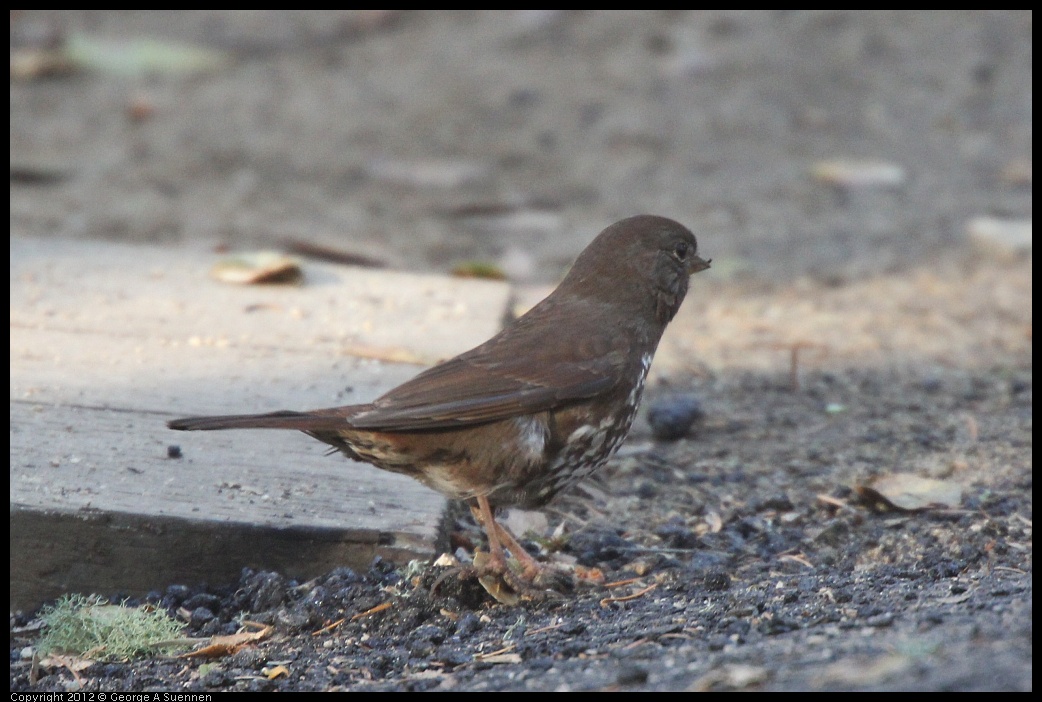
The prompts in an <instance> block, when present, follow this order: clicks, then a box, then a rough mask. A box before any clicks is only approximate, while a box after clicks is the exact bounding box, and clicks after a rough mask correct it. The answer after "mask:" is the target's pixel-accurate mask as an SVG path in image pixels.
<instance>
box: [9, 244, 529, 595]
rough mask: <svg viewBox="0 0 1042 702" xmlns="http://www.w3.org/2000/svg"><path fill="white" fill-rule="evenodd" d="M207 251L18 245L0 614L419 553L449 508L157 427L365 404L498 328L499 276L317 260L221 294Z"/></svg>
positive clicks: (352, 467) (280, 439)
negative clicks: (193, 417)
mask: <svg viewBox="0 0 1042 702" xmlns="http://www.w3.org/2000/svg"><path fill="white" fill-rule="evenodd" d="M216 258H217V257H216V256H215V255H214V254H212V253H208V252H204V251H188V250H184V249H173V248H160V247H144V246H127V245H118V244H109V243H104V242H74V241H64V240H32V239H23V238H18V237H14V238H12V242H11V607H12V608H27V607H32V606H35V605H36V604H38V603H40V602H41V601H44V600H46V599H48V598H51V597H54V596H56V595H58V594H61V593H63V592H70V591H78V592H99V593H100V594H113V593H116V592H125V593H128V594H131V593H143V592H146V591H148V590H149V589H152V588H157V587H162V586H164V585H166V584H169V583H172V582H188V583H198V582H201V581H206V582H211V583H220V582H234V580H235V579H236V578H237V577H238V573H239V571H240V570H241V569H242V568H243V567H246V566H249V567H254V568H276V569H279V570H280V571H282V572H284V573H286V574H288V575H290V576H293V577H298V578H305V577H309V576H312V575H317V574H320V573H322V572H324V571H326V570H328V569H329V568H331V567H334V566H336V565H349V566H353V567H365V566H366V565H367V564H368V563H369V562H370V561H371V559H372V558H373V557H374V556H375V555H383V556H385V557H391V558H394V559H396V560H399V561H402V560H403V559H406V558H410V557H417V556H424V555H429V554H431V553H432V552H433V550H434V545H435V540H436V536H437V530H438V526H439V521H440V519H441V515H442V512H443V509H444V499H443V498H442V497H441V496H440V495H438V494H436V493H434V492H432V491H430V490H428V489H426V488H424V487H423V486H422V485H419V484H418V483H416V482H415V481H412V480H410V479H407V478H403V477H401V476H396V475H392V474H388V473H385V472H383V471H379V470H377V469H375V468H372V467H371V466H366V465H364V464H359V463H354V462H352V461H348V460H347V459H345V458H343V457H342V456H327V455H325V447H324V445H322V444H320V443H318V442H316V441H314V440H312V439H310V438H308V437H306V436H304V435H303V434H299V433H296V432H277V431H237V432H236V431H231V432H213V433H210V432H199V433H180V432H172V431H169V430H168V429H166V426H165V423H166V421H167V420H168V419H171V418H174V417H177V416H183V415H188V414H213V413H239V412H263V411H272V410H278V409H309V408H316V407H327V406H334V405H341V404H351V403H355V402H364V401H367V400H370V399H373V398H374V397H376V396H378V395H379V394H381V393H383V392H384V391H386V390H388V389H390V388H391V387H393V386H394V385H396V384H398V383H400V382H402V381H403V380H406V379H407V378H409V377H411V376H412V375H414V374H415V373H417V372H418V371H419V370H421V369H422V368H423V367H424V365H426V364H429V363H433V362H435V361H437V360H439V359H443V358H447V357H450V356H452V355H454V354H456V353H458V352H460V351H463V350H466V349H468V348H470V347H472V346H474V345H476V344H478V343H480V342H482V341H484V340H485V339H487V338H488V337H489V336H491V335H492V334H493V333H495V331H496V330H497V329H498V328H499V325H500V323H501V320H502V318H503V315H504V313H505V310H506V309H507V305H508V298H509V290H508V288H507V286H506V285H504V284H502V283H495V282H488V281H474V280H459V279H453V278H445V277H439V276H425V275H416V274H407V273H400V272H388V271H374V270H366V269H358V268H350V267H342V266H335V265H327V264H319V263H310V262H309V263H306V264H305V266H304V268H305V274H306V281H305V284H304V285H302V286H299V287H293V286H288V287H287V286H234V285H227V284H222V283H218V282H216V281H213V280H211V279H210V278H209V277H208V271H209V269H210V267H211V266H212V265H213V263H214V262H215V260H216ZM389 358H393V359H406V360H409V361H412V362H410V363H403V362H391V361H388V360H379V359H389ZM171 445H177V446H179V447H180V449H181V451H182V454H183V456H182V457H181V458H179V459H175V458H169V457H168V455H167V452H168V447H169V446H171Z"/></svg>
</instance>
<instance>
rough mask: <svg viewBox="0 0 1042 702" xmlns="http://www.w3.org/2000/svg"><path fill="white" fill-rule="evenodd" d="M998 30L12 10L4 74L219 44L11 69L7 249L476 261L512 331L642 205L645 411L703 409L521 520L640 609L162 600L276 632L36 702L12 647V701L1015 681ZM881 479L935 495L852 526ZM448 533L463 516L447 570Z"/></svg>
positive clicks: (1026, 456)
mask: <svg viewBox="0 0 1042 702" xmlns="http://www.w3.org/2000/svg"><path fill="white" fill-rule="evenodd" d="M1031 29H1032V16H1031V14H1030V13H1017V12H997V11H996V12H973V13H971V12H958V13H886V12H879V13H866V14H861V13H850V12H822V13H802V12H771V13H742V12H739V13H715V12H706V13H691V12H648V13H637V14H633V15H630V14H626V15H620V14H614V13H594V12H590V13H563V12H555V11H530V12H502V13H476V14H475V13H462V14H459V13H398V12H355V13H349V12H328V13H314V14H311V13H309V14H296V13H281V12H251V13H241V14H238V13H232V14H226V13H217V12H191V13H176V12H85V13H75V12H69V13H66V12H61V13H36V12H23V13H20V14H17V15H15V16H14V17H13V22H12V46H13V47H14V49H17V50H18V51H19V52H20V51H23V50H26V49H30V48H33V47H36V48H38V47H40V46H41V45H49V44H55V43H60V42H61V41H68V40H70V38H78V37H87V38H89V39H90V40H91V41H93V42H95V48H94V51H95V53H97V52H98V50H97V43H98V41H99V40H102V39H107V40H126V39H140V38H144V37H148V38H160V39H164V40H171V41H178V42H186V43H190V44H193V45H195V46H198V47H205V48H207V49H211V50H217V51H219V52H221V55H220V61H219V62H218V63H217V64H216V65H215V67H213V68H211V69H209V70H202V71H196V72H191V73H176V72H172V71H171V70H170V68H169V66H164V67H163V68H162V69H161V70H159V71H153V72H150V73H145V74H126V73H116V72H113V71H112V70H110V69H104V68H97V67H95V69H94V70H76V71H72V72H68V73H63V72H59V75H57V76H40V75H34V76H33V77H31V78H19V79H12V82H11V142H12V144H11V163H12V184H11V227H12V231H16V232H18V233H19V234H29V235H34V236H39V237H83V238H92V239H98V238H107V239H113V238H115V239H120V240H128V241H150V242H169V243H170V244H171V245H176V244H178V243H180V242H183V241H186V240H203V241H207V242H212V243H213V244H215V245H216V244H226V245H229V246H232V247H236V248H249V247H257V246H262V245H263V246H270V245H277V244H279V243H280V242H283V241H284V240H286V239H300V240H306V241H309V242H312V243H317V244H322V245H326V246H335V247H337V248H338V249H343V250H349V251H353V252H357V253H360V254H364V255H368V256H374V257H377V258H380V259H382V260H384V261H386V262H388V263H389V264H391V265H394V266H397V267H403V268H409V269H415V270H425V271H426V270H440V271H448V270H450V269H451V268H452V267H453V266H456V265H458V264H460V263H462V262H466V261H481V262H491V263H494V264H496V265H497V266H498V267H499V268H500V269H501V270H502V271H504V272H505V273H506V274H507V275H508V276H509V277H510V278H511V279H512V280H514V281H516V282H517V283H518V290H519V299H520V301H521V303H522V304H523V303H524V301H525V300H526V299H527V298H529V297H532V296H536V295H538V292H539V291H540V290H542V289H544V286H545V285H546V284H547V283H551V282H552V281H553V280H555V279H556V278H557V277H558V276H559V275H560V273H561V271H562V270H563V268H564V266H565V265H567V263H568V262H569V261H570V260H571V259H572V257H573V256H574V255H575V253H577V252H578V251H579V250H580V249H581V248H582V247H583V246H584V245H585V243H587V242H588V241H589V239H590V238H591V237H592V236H593V235H594V234H595V233H596V232H597V231H598V230H599V229H601V228H602V227H604V226H605V225H607V224H609V223H610V222H612V221H614V220H615V219H618V218H619V217H621V216H625V215H629V214H635V213H638V212H654V213H657V214H663V215H667V216H671V217H674V218H676V219H678V220H680V221H681V222H684V223H685V224H687V225H688V226H689V227H691V228H692V229H693V230H694V231H695V232H696V234H697V235H698V236H699V240H700V244H701V248H702V251H703V253H704V255H706V256H709V257H712V258H713V259H714V268H713V269H712V271H711V272H709V273H708V274H703V275H700V276H698V277H697V278H695V279H694V281H693V286H692V292H691V295H690V297H689V299H688V302H687V303H686V304H685V307H684V309H683V310H682V312H681V314H680V315H679V316H678V318H677V320H676V321H675V322H674V324H673V326H672V327H671V329H670V331H669V334H668V336H667V338H666V339H664V341H663V344H662V347H661V349H660V353H659V357H658V359H657V360H656V363H655V366H654V368H653V376H652V384H651V387H650V389H649V392H648V394H647V401H648V402H669V400H668V397H669V395H671V394H675V393H678V392H683V393H693V394H694V395H695V396H696V397H697V398H698V400H699V402H700V403H701V405H702V407H703V409H704V410H705V419H704V420H703V421H702V422H701V423H700V424H699V425H698V426H697V428H696V429H695V430H694V431H693V432H692V433H691V434H689V435H688V436H687V437H686V438H684V439H682V440H680V441H676V442H671V443H667V442H661V441H657V440H655V439H653V438H652V435H651V430H650V428H649V426H648V425H647V423H646V422H644V421H643V420H642V422H641V423H640V424H639V425H638V426H637V427H636V428H635V430H634V432H633V434H632V435H631V439H630V441H629V442H628V443H627V445H626V446H625V447H624V448H623V450H622V451H621V452H620V455H619V456H618V457H617V458H616V459H614V460H613V461H612V463H611V464H610V465H609V467H608V468H607V469H606V470H604V471H602V473H600V474H599V475H598V476H597V477H596V479H595V480H594V481H593V482H592V483H590V484H589V485H587V486H586V487H585V488H584V489H580V490H577V491H575V492H574V493H572V494H570V495H567V496H564V497H562V499H560V500H559V501H558V502H556V503H554V505H552V508H551V509H550V510H548V511H547V516H548V518H549V521H548V523H545V524H544V523H540V522H539V521H538V520H534V521H531V522H530V524H532V525H534V526H535V528H536V537H538V538H536V540H534V541H533V542H532V544H531V545H532V549H533V551H536V552H538V553H540V554H541V555H542V556H543V557H545V558H547V559H548V560H552V561H556V562H560V563H563V564H569V563H578V564H580V565H584V566H590V567H598V568H600V569H602V570H603V571H604V572H605V574H606V576H607V578H608V580H609V581H610V580H622V579H626V578H637V580H636V581H635V582H633V583H631V584H628V585H622V586H619V587H617V588H612V589H611V590H610V591H605V590H602V589H590V590H587V589H580V591H579V592H577V593H576V594H574V595H573V596H571V597H569V598H567V599H565V600H561V601H550V602H538V603H522V604H521V605H518V606H515V607H508V606H504V605H500V604H496V603H494V602H492V601H491V600H490V599H489V598H488V597H487V596H486V595H485V594H484V593H483V592H482V591H480V590H477V591H475V590H473V589H471V588H468V587H467V586H465V585H464V586H461V587H459V588H457V589H454V590H452V591H450V592H443V593H438V594H437V595H434V596H432V595H430V594H429V593H428V592H427V589H426V588H427V587H428V586H429V584H430V582H431V581H432V580H433V578H434V577H436V575H437V571H436V570H435V569H433V568H428V569H426V570H422V571H421V572H419V573H413V572H405V571H404V567H405V565H406V564H387V563H379V564H375V565H374V567H373V569H372V570H371V571H370V572H368V573H357V574H356V573H350V572H343V571H342V572H335V573H332V574H330V576H328V577H327V578H325V579H322V580H320V581H317V582H313V583H305V584H300V583H292V582H287V581H285V580H284V579H282V578H281V576H279V575H277V574H269V573H252V572H249V573H244V574H243V579H242V581H241V582H240V583H211V584H210V585H209V586H207V587H205V588H203V587H202V586H200V584H196V583H187V584H184V585H178V584H172V585H171V587H170V588H169V589H168V590H167V591H166V592H165V593H156V594H155V597H154V598H153V599H155V600H156V601H160V602H163V603H164V604H166V605H167V606H168V607H170V608H172V609H175V610H176V609H177V608H181V609H183V610H184V611H187V612H190V613H194V614H193V616H192V624H191V627H190V629H191V631H192V633H193V634H212V633H216V632H226V631H229V630H232V629H234V628H235V627H236V624H235V617H236V616H238V615H239V614H240V613H241V612H249V613H250V616H251V618H252V619H257V620H261V621H267V622H270V623H272V624H274V625H275V634H274V635H273V637H272V638H270V639H268V640H267V641H265V642H264V643H262V644H260V645H258V646H254V647H249V648H247V649H244V650H243V651H241V652H239V653H237V654H235V655H234V656H231V657H228V658H223V659H220V660H218V661H216V662H214V663H212V664H211V665H210V666H208V667H206V668H203V667H202V665H201V662H200V661H197V660H192V661H165V660H146V661H139V662H135V663H110V664H99V665H95V666H92V667H89V668H86V669H85V670H82V671H78V672H77V673H76V674H75V675H73V674H72V673H71V672H70V671H69V670H68V669H66V668H62V667H60V666H58V667H50V668H48V667H45V668H44V669H43V670H41V671H40V677H39V678H36V679H35V681H31V680H30V675H31V673H30V666H29V664H28V662H27V661H26V660H24V659H23V658H22V656H23V650H24V649H25V647H26V646H31V644H32V642H33V635H32V634H31V633H24V634H22V633H19V634H18V635H16V636H14V637H12V648H11V655H12V658H11V660H12V667H11V686H12V689H13V690H70V689H87V690H92V689H93V690H111V691H117V690H119V691H128V690H198V691H210V690H213V691H216V690H226V689H277V690H303V689H381V690H382V689H387V690H398V689H466V690H478V689H598V688H619V689H635V690H665V689H734V688H749V689H776V690H783V689H922V690H927V689H930V690H933V689H955V690H984V689H1019V690H1027V689H1031V687H1032V683H1031V672H1032V664H1031V658H1032V644H1031V637H1032V626H1031V613H1032V607H1031V595H1032V576H1031V574H1032V557H1031V556H1032V539H1031V519H1032V497H1031V489H1032V479H1031V467H1032V461H1031V450H1032V434H1031V429H1032V399H1031V398H1032V392H1031V391H1032V363H1031V327H1032V304H1031V283H1032V270H1031V254H1030V244H1028V245H1027V249H1026V252H1025V251H1024V250H1023V248H1024V247H1020V248H1021V250H1020V251H1019V252H1018V251H1016V250H1014V249H1016V248H1017V246H1016V245H1015V243H1010V240H1009V239H1008V238H1004V237H1006V236H1007V235H1008V233H1009V231H1010V230H1016V228H1017V226H1022V223H1024V222H1027V223H1028V225H1027V226H1028V227H1030V218H1031V190H1032V188H1031V132H1032V129H1031V119H1032V109H1031V104H1032V102H1031V77H1032V71H1031V53H1032V52H1031V49H1032V40H1031ZM14 49H13V50H14ZM19 55H21V54H19ZM91 60H92V61H94V65H95V66H98V64H99V62H98V59H97V57H96V56H95V57H94V58H93V59H91ZM996 229H997V230H998V231H999V233H1000V235H999V238H997V239H996V238H993V237H991V236H990V234H991V232H992V231H994V230H996ZM982 232H983V234H982ZM1029 239H1030V235H1029ZM906 473H907V474H912V475H914V476H917V477H920V478H929V479H932V480H935V481H937V482H938V483H939V484H941V485H943V486H946V487H951V486H955V487H957V488H958V489H959V491H961V498H960V499H959V500H958V503H957V504H956V505H953V506H949V507H946V508H942V509H937V508H934V509H928V510H925V511H919V512H894V511H887V510H878V509H874V508H873V507H872V506H871V505H867V504H865V503H864V502H863V500H861V499H860V493H859V492H858V489H859V488H863V487H865V486H866V485H868V484H869V483H870V482H871V481H872V480H876V479H879V478H882V477H887V476H890V475H893V474H906ZM929 494H932V493H929ZM877 507H878V506H877ZM472 536H473V537H474V538H476V533H475V532H473V529H472V527H471V526H470V525H468V524H466V523H465V522H463V521H461V522H460V523H459V524H458V526H457V530H456V545H459V544H461V543H463V544H466V543H468V542H470V539H471V537H472ZM649 588H650V589H649ZM103 594H115V593H103ZM631 594H635V595H637V596H636V597H634V598H633V599H630V600H625V601H607V600H606V599H605V598H607V597H608V596H609V595H611V596H615V597H623V596H626V595H631ZM382 602H391V603H392V606H391V607H390V608H388V609H386V610H383V611H382V612H379V613H376V614H372V615H369V616H364V617H360V618H358V619H351V617H352V616H353V615H356V614H358V613H361V612H365V611H366V610H368V609H369V608H371V607H373V606H375V605H378V604H381V603H382ZM200 609H202V610H205V611H204V612H200V611H199V610H200ZM206 612H209V616H207V615H206ZM344 617H346V618H347V621H346V622H344V623H343V624H341V625H339V626H337V627H334V628H332V629H329V630H328V631H325V632H324V633H323V634H321V635H319V636H312V635H311V633H312V632H314V631H317V630H319V629H322V628H323V627H324V626H326V625H327V624H329V623H331V622H335V621H337V620H338V619H341V618H344ZM31 618H32V617H31V614H30V613H22V614H19V615H17V616H15V617H14V619H13V621H14V623H15V624H16V625H17V626H21V625H23V624H25V623H27V622H28V621H30V620H31ZM278 663H281V664H283V665H285V666H286V668H287V671H288V674H286V675H276V676H274V677H271V678H269V677H268V676H267V675H265V673H264V671H265V670H270V669H271V668H273V667H274V666H275V665H276V664H278Z"/></svg>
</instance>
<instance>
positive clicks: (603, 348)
mask: <svg viewBox="0 0 1042 702" xmlns="http://www.w3.org/2000/svg"><path fill="white" fill-rule="evenodd" d="M708 267H709V262H708V261H706V260H704V259H702V258H700V257H699V256H698V254H697V243H696V241H695V237H694V235H693V234H692V233H691V232H690V231H688V230H687V229H686V228H685V227H683V226H681V225H680V224H678V223H677V222H674V221H673V220H670V219H666V218H664V217H657V216H652V215H641V216H637V217H631V218H629V219H624V220H621V221H619V222H616V223H615V224H613V225H612V226H610V227H608V228H607V229H605V230H604V231H603V232H601V233H600V234H599V235H598V236H597V238H596V239H594V240H593V242H592V243H591V244H590V245H589V246H587V247H586V249H585V250H584V251H583V252H582V253H581V254H580V255H579V258H578V259H577V260H576V261H575V263H574V265H573V266H572V268H571V270H570V271H569V273H568V275H567V276H566V277H565V279H564V280H563V281H562V282H561V284H560V285H558V286H557V288H556V289H555V290H554V291H553V292H552V293H551V294H550V295H549V296H548V297H547V298H546V299H544V300H543V301H542V302H540V303H539V304H538V305H536V306H535V307H533V308H532V309H531V310H530V311H529V312H528V313H527V314H525V315H524V316H522V317H520V318H518V319H517V320H515V321H513V322H512V323H510V324H509V325H508V326H507V327H506V328H504V329H503V330H502V331H501V332H499V333H498V334H496V335H495V336H494V337H492V338H491V339H489V340H488V341H486V342H485V343H483V344H481V345H480V346H478V347H476V348H474V349H472V350H470V351H467V352H465V353H462V354H460V355H459V356H456V357H455V358H452V359H450V360H448V361H446V362H444V363H441V364H439V365H437V366H434V367H433V368H430V369H429V370H427V371H424V372H423V373H420V374H419V375H417V376H416V377H415V378H413V379H412V380H409V381H407V382H405V383H403V384H402V385H399V386H398V387H396V388H394V389H393V390H391V391H390V392H388V393H387V394H385V395H383V396H382V397H380V398H378V399H376V400H374V401H373V402H371V403H369V404H363V405H348V406H346V407H334V408H331V409H322V410H313V411H310V412H289V411H284V412H274V413H270V414H256V415H228V416H222V417H188V418H186V419H178V420H174V421H172V422H170V423H169V427H170V428H171V429H179V430H188V431H192V430H211V429H252V428H259V429H296V430H299V431H302V432H304V433H306V434H309V435H310V436H313V437H314V438H316V439H318V440H319V441H324V442H325V443H327V444H330V445H331V446H334V447H335V448H337V449H338V450H340V451H342V452H343V453H344V454H346V455H347V456H350V457H351V458H354V459H357V460H360V461H365V462H367V463H371V464H373V465H375V466H377V467H378V468H383V469H384V470H390V471H394V472H396V473H403V474H406V475H409V476H411V477H413V478H415V479H417V480H419V481H420V482H422V483H424V484H425V485H427V486H429V487H431V488H433V489H435V490H437V491H439V492H441V493H443V494H445V495H448V496H450V497H454V498H460V499H470V500H472V505H473V507H472V508H473V509H474V512H475V515H476V516H477V517H478V519H479V520H480V521H481V522H482V523H483V525H484V526H485V529H486V532H487V533H488V535H489V543H490V551H491V556H492V560H493V564H494V567H495V568H501V569H505V560H504V556H503V552H502V546H503V545H506V547H507V548H508V549H510V551H511V553H512V554H513V555H514V557H515V558H517V559H519V560H520V561H521V562H522V565H523V566H524V569H525V575H524V577H525V579H526V580H527V581H528V582H531V581H533V580H535V579H536V576H537V572H538V570H539V566H538V565H537V564H536V563H535V561H534V560H532V559H531V557H530V556H528V554H527V553H524V550H523V549H522V548H521V547H520V546H518V545H517V542H516V541H515V540H514V539H513V537H512V536H511V535H510V534H509V532H507V531H506V530H505V529H504V528H503V527H502V526H500V525H499V524H498V523H496V522H495V520H494V518H493V513H492V508H493V507H495V506H512V505H516V506H521V507H525V508H533V507H539V506H542V505H544V504H546V503H547V502H548V501H549V500H550V499H552V498H553V496H554V495H555V494H557V493H558V492H560V491H561V490H563V489H564V488H566V487H568V486H569V485H572V484H573V483H575V482H576V481H578V480H580V479H582V478H583V477H585V476H586V475H589V474H590V473H591V472H592V471H593V470H595V469H596V468H598V467H599V466H600V465H602V464H603V463H604V461H606V460H607V458H608V457H609V456H610V455H611V454H612V453H613V452H614V451H615V450H616V449H617V448H618V447H619V445H620V444H621V443H622V441H623V439H625V437H626V434H627V432H628V431H629V428H630V424H631V423H632V421H633V417H634V415H635V414H636V410H637V407H638V405H639V403H640V397H641V393H642V391H643V388H644V379H645V377H646V376H647V372H648V368H649V367H650V365H651V360H652V357H653V356H654V353H655V349H656V348H657V346H658V342H659V339H660V338H661V337H662V332H663V331H664V330H665V328H666V325H667V324H668V323H669V321H670V320H671V319H673V316H674V315H675V314H676V312H677V310H678V309H679V308H680V304H681V302H683V300H684V296H685V295H686V293H687V288H688V278H689V276H690V275H691V274H693V273H697V272H698V271H701V270H705V269H706V268H708ZM519 551H520V552H519Z"/></svg>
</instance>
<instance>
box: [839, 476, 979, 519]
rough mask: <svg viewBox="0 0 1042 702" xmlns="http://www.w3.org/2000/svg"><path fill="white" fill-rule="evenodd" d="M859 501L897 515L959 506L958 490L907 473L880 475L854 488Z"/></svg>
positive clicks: (947, 484) (951, 486)
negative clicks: (894, 511) (868, 483)
mask: <svg viewBox="0 0 1042 702" xmlns="http://www.w3.org/2000/svg"><path fill="white" fill-rule="evenodd" d="M854 489H855V491H856V492H857V494H858V495H859V496H860V497H861V499H862V500H865V501H867V502H870V503H872V504H873V505H881V506H883V507H885V508H887V509H892V510H897V511H900V512H915V511H919V510H924V509H951V508H955V507H958V506H959V505H960V504H962V486H961V485H959V484H957V483H953V482H951V481H948V480H935V479H933V478H921V477H919V476H918V475H912V474H911V473H894V474H891V475H884V476H881V477H879V478H877V479H876V480H874V481H873V482H872V484H871V485H858V486H857V487H856V488H854Z"/></svg>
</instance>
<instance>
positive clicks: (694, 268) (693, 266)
mask: <svg viewBox="0 0 1042 702" xmlns="http://www.w3.org/2000/svg"><path fill="white" fill-rule="evenodd" d="M712 262H713V259H711V258H710V259H708V260H706V259H704V258H702V257H701V256H698V255H695V256H692V257H691V262H690V263H689V264H688V267H687V271H688V274H689V275H694V274H695V273H698V272H699V271H704V270H705V269H706V268H709V264H710V263H712Z"/></svg>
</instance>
